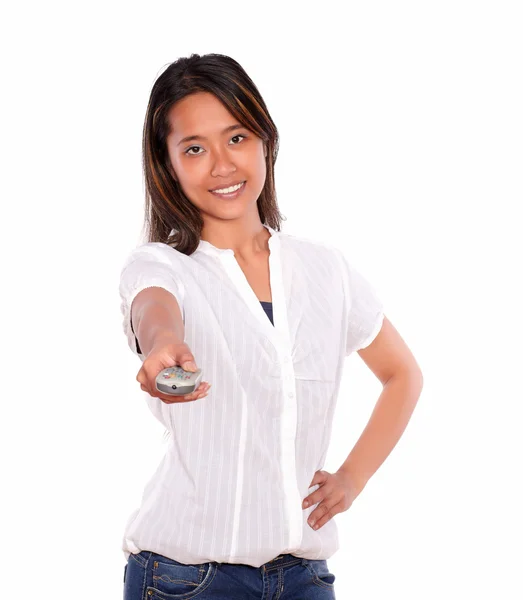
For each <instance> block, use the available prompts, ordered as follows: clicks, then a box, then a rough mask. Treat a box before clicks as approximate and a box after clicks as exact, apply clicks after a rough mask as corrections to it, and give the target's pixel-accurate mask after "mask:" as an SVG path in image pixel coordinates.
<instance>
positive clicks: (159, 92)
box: [142, 54, 286, 255]
mask: <svg viewBox="0 0 523 600" xmlns="http://www.w3.org/2000/svg"><path fill="white" fill-rule="evenodd" d="M196 92H210V93H211V94H214V95H215V96H216V98H218V99H219V100H220V101H221V102H222V103H223V104H224V106H225V107H226V108H227V110H228V111H229V112H230V113H231V114H232V115H233V116H234V117H235V118H236V119H237V120H238V121H239V122H240V123H241V124H242V125H243V126H244V127H246V128H247V129H248V130H250V131H251V132H252V133H254V134H255V135H257V136H258V137H259V138H261V139H262V140H263V142H264V143H265V145H266V147H267V156H266V158H265V161H266V166H267V175H266V179H265V184H264V186H263V189H262V191H261V193H260V196H259V197H258V199H257V201H256V202H257V206H258V214H259V216H260V221H261V222H262V223H264V224H266V225H269V226H270V227H272V228H273V229H275V230H276V231H280V230H281V221H282V220H284V221H285V220H286V218H285V217H284V216H283V215H282V214H281V213H280V211H279V208H278V204H277V200H276V189H275V182H274V164H275V162H276V158H277V156H278V147H279V136H278V130H277V129H276V125H275V124H274V121H273V120H272V118H271V116H270V114H269V111H268V110H267V107H266V105H265V102H264V100H263V98H262V97H261V94H260V92H259V91H258V88H257V87H256V86H255V85H254V82H253V81H252V79H251V78H250V77H249V76H248V75H247V73H246V72H245V71H244V69H243V68H242V67H241V66H240V65H239V64H238V63H237V62H236V61H235V60H234V59H232V58H230V57H229V56H225V55H223V54H204V55H203V56H200V55H199V54H191V55H190V56H189V57H183V58H179V59H178V60H176V61H175V62H173V63H170V64H169V65H168V67H167V68H166V69H165V70H164V71H163V72H162V74H161V75H160V76H159V77H158V78H157V79H156V81H155V83H154V85H153V87H152V91H151V95H150V98H149V103H148V106H147V113H146V115H145V123H144V128H143V140H142V154H143V173H144V178H145V219H144V228H145V229H146V241H147V242H163V243H165V244H168V245H170V246H172V247H175V248H176V250H178V251H179V252H182V253H183V254H187V255H190V254H192V253H193V252H194V251H195V250H196V248H197V247H198V244H199V242H200V236H201V231H202V227H203V219H202V217H201V214H200V211H199V209H198V207H196V206H195V205H194V204H193V203H192V202H191V201H190V200H189V199H188V198H187V196H186V195H185V194H184V192H183V190H182V188H181V186H180V185H179V183H178V182H177V181H176V180H175V179H174V177H173V176H172V174H171V170H170V169H171V168H172V167H171V164H170V160H169V154H168V151H167V144H166V140H167V136H168V135H169V133H170V123H169V120H168V113H169V110H170V109H171V107H172V106H173V105H174V104H176V102H178V101H179V100H181V99H182V98H185V97H186V96H189V95H190V94H194V93H196Z"/></svg>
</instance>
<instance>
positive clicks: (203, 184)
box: [167, 92, 267, 218]
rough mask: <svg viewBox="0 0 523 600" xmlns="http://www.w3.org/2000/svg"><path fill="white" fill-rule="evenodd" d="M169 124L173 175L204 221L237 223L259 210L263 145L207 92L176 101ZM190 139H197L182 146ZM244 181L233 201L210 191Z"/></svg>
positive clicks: (264, 150) (168, 146) (168, 139)
mask: <svg viewBox="0 0 523 600" xmlns="http://www.w3.org/2000/svg"><path fill="white" fill-rule="evenodd" d="M168 118H169V121H170V124H171V133H170V134H169V136H168V138H167V149H168V152H169V158H170V161H171V165H172V167H173V170H174V173H173V171H171V173H172V174H173V176H174V177H175V179H177V180H178V182H179V184H180V186H181V188H182V190H183V191H184V193H185V195H186V196H187V198H189V200H190V201H191V202H192V203H193V204H194V205H195V206H197V207H198V208H199V209H200V211H201V212H202V216H204V217H205V214H208V215H211V216H214V217H217V218H235V217H238V216H240V215H241V214H243V213H245V212H246V209H249V208H250V209H254V208H256V201H257V200H258V198H259V196H260V193H261V191H262V189H263V186H264V184H265V177H266V173H267V169H266V163H265V156H266V149H265V145H264V143H263V141H262V140H261V139H260V138H259V137H258V136H256V135H255V134H254V133H252V132H251V131H249V130H248V129H247V128H245V127H243V125H240V123H239V122H238V121H237V120H236V119H235V118H234V117H233V116H232V115H231V113H229V111H228V110H227V109H226V108H225V106H224V105H223V104H222V103H221V102H220V101H219V100H218V99H217V98H216V96H214V95H213V94H210V93H208V92H198V93H195V94H191V95H190V96H186V97H185V98H183V99H182V100H180V101H178V102H177V103H176V104H175V105H174V106H173V107H172V108H171V110H170V111H169V117H168ZM229 128H232V129H229ZM188 136H191V137H192V136H198V138H197V139H191V140H184V138H186V137H188ZM242 181H245V182H246V183H245V188H244V190H243V192H242V193H241V194H240V195H239V196H238V197H237V198H236V199H233V200H230V199H229V200H227V199H222V198H219V197H218V196H216V195H214V194H213V193H211V192H210V191H209V190H211V189H215V188H217V187H219V188H226V187H228V186H230V185H233V184H236V183H238V182H242ZM256 214H257V213H256Z"/></svg>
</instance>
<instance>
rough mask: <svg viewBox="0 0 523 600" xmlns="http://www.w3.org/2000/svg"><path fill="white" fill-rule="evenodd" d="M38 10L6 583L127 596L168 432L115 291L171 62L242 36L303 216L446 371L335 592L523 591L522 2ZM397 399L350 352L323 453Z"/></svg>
mask: <svg viewBox="0 0 523 600" xmlns="http://www.w3.org/2000/svg"><path fill="white" fill-rule="evenodd" d="M15 6H16V8H10V9H9V10H8V11H6V10H5V9H4V11H3V13H4V14H3V17H2V19H1V21H2V35H1V36H0V39H1V42H0V43H1V45H2V48H1V50H2V53H1V55H2V79H3V86H2V87H3V92H2V94H1V98H0V102H1V103H2V107H1V108H2V110H1V117H0V118H1V152H2V157H1V158H2V167H3V169H2V178H1V186H2V192H3V193H2V213H1V214H2V219H1V224H0V227H1V231H0V232H1V244H2V248H1V249H2V253H1V256H2V294H1V298H2V310H1V315H2V366H3V368H2V379H3V386H2V392H1V398H2V402H1V406H2V418H1V427H2V430H1V444H2V459H3V464H2V473H3V474H2V477H3V482H4V485H3V494H2V510H1V515H2V522H1V523H0V528H1V540H2V543H1V547H2V549H1V551H0V552H1V557H2V560H1V563H2V588H3V590H4V592H3V595H4V596H7V595H9V596H10V597H14V596H16V597H19V598H29V597H47V595H49V597H53V598H56V599H58V598H60V599H61V598H63V599H64V600H65V599H69V598H75V600H82V599H92V598H95V597H96V598H107V599H109V598H111V599H113V598H114V599H117V598H121V596H122V588H123V569H124V564H125V561H124V556H123V553H122V552H121V550H120V544H121V538H122V534H123V527H124V524H125V522H126V520H127V518H128V516H129V515H130V513H131V512H132V511H133V510H134V508H136V507H137V506H138V503H139V502H140V497H141V493H142V490H143V486H144V485H145V483H146V481H147V480H148V478H149V477H150V476H151V475H152V473H153V471H154V470H155V468H156V465H157V463H158V461H159V460H160V458H161V456H162V455H163V452H164V450H165V442H164V441H163V437H162V434H163V429H162V427H161V425H160V424H159V423H158V422H157V421H156V419H155V418H154V417H153V415H152V414H151V413H150V412H149V411H148V408H147V406H146V403H145V400H144V396H143V393H142V392H141V390H140V389H139V384H138V383H137V382H136V381H135V376H136V373H137V371H138V369H139V367H140V361H139V359H138V358H137V357H136V356H134V355H133V354H132V353H131V351H130V350H129V348H128V347H127V344H126V339H125V337H124V334H123V330H122V325H121V315H120V312H119V310H120V309H119V304H120V300H119V297H118V284H119V274H120V269H121V266H122V263H123V260H124V258H125V257H126V255H127V254H128V252H130V250H131V249H132V248H133V247H134V246H136V245H138V244H139V243H141V237H140V236H141V228H142V218H143V181H142V172H141V163H140V160H141V155H140V152H141V134H142V125H143V119H144V115H145V109H146V104H147V101H148V97H149V93H150V90H151V86H152V84H153V82H154V80H155V79H156V77H157V76H158V75H159V74H160V72H161V71H162V70H163V69H164V68H165V67H166V66H167V64H168V63H170V62H172V61H174V60H176V59H177V58H178V57H180V56H187V55H189V54H191V53H193V52H196V53H199V54H205V53H207V52H219V53H223V54H227V55H229V56H232V57H233V58H235V59H236V60H237V61H238V62H239V63H240V64H241V65H242V66H243V67H244V69H245V70H246V71H247V73H248V74H249V75H250V76H251V77H252V79H253V80H254V82H255V83H256V85H257V86H258V88H259V90H260V92H261V94H262V96H263V97H264V99H265V101H266V103H267V106H268V107H269V111H270V113H271V115H272V117H273V119H274V120H275V122H276V125H277V127H278V130H279V133H280V137H281V142H280V143H281V145H280V154H279V157H278V160H277V163H276V186H277V192H278V199H279V204H280V208H281V210H282V212H283V214H284V215H285V216H286V217H287V221H286V222H284V224H283V231H285V232H288V233H291V234H296V235H300V236H303V237H309V238H311V239H317V240H320V241H326V242H331V243H333V244H336V245H338V246H339V247H340V248H341V249H342V250H343V251H344V252H345V254H346V256H347V257H348V258H349V259H350V260H351V261H352V262H353V263H354V264H355V265H356V266H358V267H359V268H360V269H361V271H362V272H363V273H364V274H365V275H366V277H367V278H368V279H369V280H370V281H371V282H372V283H373V285H374V286H375V288H376V289H377V290H378V292H379V293H380V295H381V297H382V299H383V301H384V303H385V305H386V314H387V316H388V317H389V319H390V320H391V321H392V323H393V324H394V325H395V326H396V328H397V329H398V330H399V332H400V333H401V335H402V336H403V338H404V339H405V341H406V342H407V344H408V345H409V347H410V348H411V350H412V351H413V353H414V355H415V357H416V359H417V360H418V363H419V364H420V366H421V368H422V371H423V374H424V389H423V392H422V395H421V398H420V400H419V403H418V405H417V407H416V409H415V412H414V415H413V417H412V419H411V421H410V423H409V425H408V427H407V430H406V431H405V434H404V435H403V437H402V438H401V440H400V442H399V443H398V445H397V446H396V448H395V449H394V450H393V452H392V453H391V455H390V456H389V458H388V459H387V460H386V461H385V463H384V464H383V465H382V467H381V468H380V469H379V470H378V471H377V473H376V474H375V475H374V477H373V478H372V479H371V480H370V482H369V483H368V485H367V487H366V488H365V490H364V491H363V493H362V494H361V495H360V496H359V497H358V498H357V500H356V501H355V503H354V504H353V505H352V507H351V508H350V509H349V510H348V511H346V512H345V513H342V514H339V515H337V516H336V517H335V518H336V521H337V524H338V527H339V531H340V545H341V547H340V550H339V551H338V552H337V553H336V554H335V555H334V556H332V558H330V559H329V560H328V564H329V567H330V569H331V572H332V573H334V574H335V575H336V583H335V589H336V594H337V598H338V599H340V600H344V599H345V598H354V599H358V600H370V599H376V598H388V599H398V600H399V599H401V600H410V599H412V600H414V599H416V600H418V599H419V598H423V599H424V600H432V599H434V600H436V599H438V600H439V599H441V598H445V599H448V600H454V599H455V600H458V599H459V600H461V599H463V598H494V597H496V598H503V599H504V600H511V599H517V598H522V597H523V583H522V580H521V564H522V558H523V556H522V549H521V548H522V546H521V539H522V537H523V527H522V517H521V507H522V506H523V497H522V487H523V486H522V485H521V458H522V455H523V452H522V451H523V444H522V441H521V414H522V400H523V397H522V396H523V394H522V391H521V375H520V374H521V364H522V358H523V356H522V354H523V353H522V342H521V340H522V333H523V327H522V309H521V307H522V301H523V294H522V289H521V274H522V268H521V258H522V256H523V247H522V246H523V245H522V242H521V231H522V220H521V204H522V201H523V194H522V191H523V190H522V188H523V185H522V158H523V144H522V140H523V118H522V107H523V84H522V66H523V65H522V63H523V60H522V58H523V43H522V36H521V31H522V26H523V23H522V18H521V13H520V7H521V5H520V3H518V2H504V1H500V0H497V1H496V2H494V1H491V2H483V1H478V0H476V1H474V2H472V1H471V2H465V1H457V0H452V1H447V0H440V1H439V2H417V1H410V2H407V1H404V0H401V1H396V2H358V3H352V4H342V3H338V2H322V3H320V5H319V6H317V5H313V4H310V5H309V4H302V3H300V4H298V3H290V2H289V3H284V2H274V3H267V2H263V3H255V4H250V3H247V2H227V3H217V2H201V1H200V2H183V3H182V2H164V3H162V2H147V3H145V2H143V3H141V4H138V3H135V4H132V5H129V4H128V3H123V2H121V3H116V2H112V3H111V2H103V3H101V2H100V3H92V2H91V3H83V4H80V3H62V4H60V3H56V2H51V3H49V2H45V3H36V2H32V3H31V2H29V3H24V4H16V5H15ZM380 391H381V386H380V384H379V382H378V381H377V379H376V378H374V376H373V375H372V373H371V372H370V371H369V370H368V369H367V368H366V366H365V364H364V363H363V361H362V360H361V359H360V358H359V356H358V355H357V354H354V355H352V356H351V357H349V358H348V359H347V365H346V371H345V374H344V379H343V384H342V388H341V391H340V395H339V398H338V408H337V413H336V416H335V424H334V430H333V437H332V444H331V447H330V451H329V455H328V458H327V462H326V465H325V468H326V470H330V471H334V470H336V469H337V468H338V467H339V465H340V464H341V462H343V460H344V459H345V458H346V456H347V454H348V453H349V451H350V450H351V448H352V446H353V445H354V443H355V442H356V440H357V438H358V436H359V434H360V433H361V431H362V429H363V428H364V426H365V424H366V422H367V419H368V417H369V416H370V413H371V411H372V408H373V406H374V403H375V402H376V400H377V398H378V395H379V393H380ZM44 592H45V594H44ZM282 600H283V599H282Z"/></svg>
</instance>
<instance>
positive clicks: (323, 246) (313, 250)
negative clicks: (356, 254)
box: [282, 233, 340, 261]
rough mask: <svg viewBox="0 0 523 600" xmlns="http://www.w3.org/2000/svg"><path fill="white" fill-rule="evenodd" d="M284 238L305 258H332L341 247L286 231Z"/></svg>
mask: <svg viewBox="0 0 523 600" xmlns="http://www.w3.org/2000/svg"><path fill="white" fill-rule="evenodd" d="M282 240H283V241H284V243H285V244H287V245H288V246H290V247H291V248H293V249H295V250H296V252H297V253H298V254H299V255H300V256H301V257H302V258H304V259H309V258H317V259H318V260H321V261H326V260H332V259H333V258H335V255H336V254H337V253H339V252H340V250H339V248H338V247H337V246H336V245H334V244H332V243H330V242H325V241H323V240H320V239H317V238H311V237H306V236H303V235H294V234H290V233H285V234H283V235H282Z"/></svg>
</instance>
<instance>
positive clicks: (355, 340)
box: [337, 250, 384, 356]
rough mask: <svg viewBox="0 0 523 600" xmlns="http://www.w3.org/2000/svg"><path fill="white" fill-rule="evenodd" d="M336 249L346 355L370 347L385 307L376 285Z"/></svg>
mask: <svg viewBox="0 0 523 600" xmlns="http://www.w3.org/2000/svg"><path fill="white" fill-rule="evenodd" d="M337 252H338V257H339V258H340V260H341V265H342V279H343V289H344V290H345V307H346V308H345V310H346V311H347V331H346V337H345V356H349V354H351V353H352V352H357V351H358V350H363V349H364V348H366V347H367V346H369V345H370V344H371V343H372V342H373V341H374V339H375V338H376V336H377V335H378V333H379V332H380V330H381V327H382V325H383V318H384V312H383V311H384V307H383V303H382V301H381V298H380V297H379V295H378V293H377V291H376V289H375V287H374V286H373V285H372V284H371V283H370V282H369V280H368V279H367V278H366V277H365V276H364V275H363V274H362V273H361V272H360V271H359V270H358V269H357V268H356V267H355V266H354V265H353V264H351V263H350V262H349V261H348V260H347V259H346V258H345V256H344V255H343V253H342V252H341V251H339V250H338V251H337Z"/></svg>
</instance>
